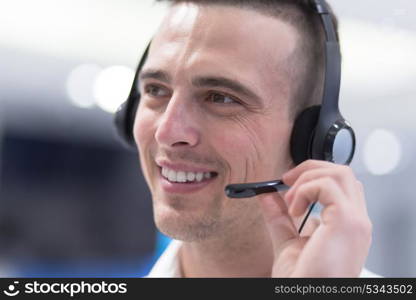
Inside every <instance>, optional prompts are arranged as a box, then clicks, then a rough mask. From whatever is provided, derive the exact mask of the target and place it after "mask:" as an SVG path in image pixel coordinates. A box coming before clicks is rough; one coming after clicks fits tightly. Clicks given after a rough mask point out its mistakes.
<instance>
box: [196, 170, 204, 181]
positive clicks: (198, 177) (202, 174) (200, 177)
mask: <svg viewBox="0 0 416 300" xmlns="http://www.w3.org/2000/svg"><path fill="white" fill-rule="evenodd" d="M203 177H204V173H202V172H198V173H196V178H195V179H196V181H201V180H202V178H203Z"/></svg>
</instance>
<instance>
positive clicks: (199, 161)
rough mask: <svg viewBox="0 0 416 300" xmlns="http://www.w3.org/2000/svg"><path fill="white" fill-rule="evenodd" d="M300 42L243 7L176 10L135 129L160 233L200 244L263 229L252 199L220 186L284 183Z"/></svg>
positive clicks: (148, 72)
mask: <svg viewBox="0 0 416 300" xmlns="http://www.w3.org/2000/svg"><path fill="white" fill-rule="evenodd" d="M297 36H298V35H297V32H296V31H295V29H294V28H293V27H291V26H290V25H288V24H287V23H284V22H283V21H281V20H278V19H276V18H272V17H268V16H265V15H263V14H260V13H257V12H254V11H250V10H246V9H240V8H235V7H230V6H218V5H208V6H207V5H203V6H202V5H195V4H189V3H181V4H177V5H175V6H173V8H171V9H170V12H169V13H168V15H167V17H166V18H165V20H164V22H163V23H162V25H161V27H160V28H159V30H158V32H157V34H156V36H155V37H154V39H153V41H152V45H151V48H150V52H149V57H148V59H147V62H146V63H145V65H144V67H143V69H142V71H141V74H140V91H141V95H142V96H141V100H140V105H139V108H138V112H137V114H136V120H135V125H134V137H135V140H136V143H137V145H138V149H139V154H140V162H141V166H142V169H143V173H144V176H145V179H146V181H147V184H148V185H149V187H150V190H151V193H152V198H153V205H154V217H155V222H156V225H157V226H158V228H159V229H160V230H161V231H162V232H164V233H165V234H167V235H170V236H172V237H173V238H176V239H181V240H185V241H195V240H203V239H207V238H213V237H219V236H224V235H225V234H235V233H237V232H244V233H249V232H252V231H254V230H255V228H256V225H258V224H262V222H261V220H262V217H261V212H260V209H259V207H258V204H257V202H256V199H254V198H248V199H230V198H228V197H227V196H226V195H225V193H224V188H225V186H226V185H227V184H230V183H243V182H255V181H266V180H273V179H278V178H279V177H280V176H281V175H282V173H283V172H285V171H286V170H287V169H288V168H289V167H290V166H291V159H290V156H289V138H290V133H291V127H292V121H291V119H290V117H289V99H290V96H291V94H292V93H293V91H291V89H290V79H289V78H288V73H290V71H288V70H290V64H291V62H290V61H288V59H289V58H290V55H291V54H292V52H293V50H294V48H295V47H296V39H297ZM185 180H186V182H184V181H185Z"/></svg>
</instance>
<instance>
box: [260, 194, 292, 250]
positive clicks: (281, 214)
mask: <svg viewBox="0 0 416 300" xmlns="http://www.w3.org/2000/svg"><path fill="white" fill-rule="evenodd" d="M256 198H258V201H259V202H260V207H261V210H262V213H263V217H264V220H265V223H266V226H267V229H268V231H269V233H270V238H271V240H272V243H273V247H274V249H275V250H277V249H278V247H280V246H281V245H282V244H283V243H285V242H286V241H288V240H290V239H293V238H294V237H296V236H298V233H297V230H296V227H295V225H294V223H293V220H292V218H291V217H290V216H289V214H288V208H287V206H286V203H285V202H284V200H283V198H282V197H281V196H280V195H279V194H278V193H267V194H263V195H259V196H257V197H256Z"/></svg>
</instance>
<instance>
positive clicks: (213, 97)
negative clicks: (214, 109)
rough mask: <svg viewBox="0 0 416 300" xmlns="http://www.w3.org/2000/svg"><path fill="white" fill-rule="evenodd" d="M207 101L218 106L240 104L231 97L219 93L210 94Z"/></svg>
mask: <svg viewBox="0 0 416 300" xmlns="http://www.w3.org/2000/svg"><path fill="white" fill-rule="evenodd" d="M208 100H210V101H211V102H214V103H219V104H240V103H239V102H238V101H236V100H234V98H233V97H231V96H227V95H224V94H219V93H211V94H210V95H209V97H208Z"/></svg>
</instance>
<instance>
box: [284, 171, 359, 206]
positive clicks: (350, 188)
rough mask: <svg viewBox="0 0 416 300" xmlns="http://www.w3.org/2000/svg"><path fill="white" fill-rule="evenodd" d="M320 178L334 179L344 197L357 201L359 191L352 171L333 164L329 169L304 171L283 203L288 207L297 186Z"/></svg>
mask: <svg viewBox="0 0 416 300" xmlns="http://www.w3.org/2000/svg"><path fill="white" fill-rule="evenodd" d="M322 177H330V178H332V179H334V180H335V181H336V182H337V183H338V184H339V186H340V187H341V189H342V190H343V192H344V193H345V194H346V195H349V196H350V198H351V199H353V201H354V200H355V199H357V201H358V197H357V193H358V192H359V191H358V186H357V180H356V179H355V176H354V174H353V172H352V170H351V169H350V168H349V167H346V166H340V165H335V164H334V165H332V166H331V167H325V168H322V167H320V168H316V169H310V170H306V171H305V172H304V173H302V174H300V176H299V177H298V178H297V180H296V181H295V183H294V184H293V185H292V186H291V188H290V189H289V191H288V192H287V193H286V195H285V201H286V202H287V204H288V205H290V203H291V202H292V200H293V195H294V194H295V192H296V190H297V189H298V187H299V186H301V185H303V184H305V183H307V182H310V181H313V180H315V179H318V178H322Z"/></svg>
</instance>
